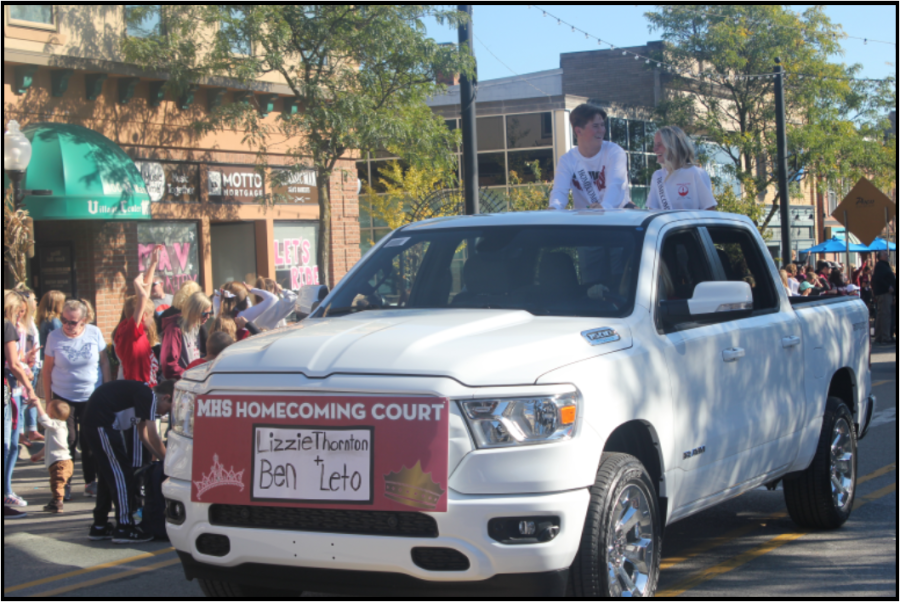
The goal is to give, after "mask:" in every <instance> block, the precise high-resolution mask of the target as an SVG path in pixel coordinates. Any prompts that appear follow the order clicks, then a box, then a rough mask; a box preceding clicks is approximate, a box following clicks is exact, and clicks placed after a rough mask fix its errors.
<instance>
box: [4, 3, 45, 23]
mask: <svg viewBox="0 0 900 602" xmlns="http://www.w3.org/2000/svg"><path fill="white" fill-rule="evenodd" d="M8 6H9V20H10V22H13V23H14V22H15V21H21V22H22V23H23V24H27V25H45V26H55V25H56V20H55V19H54V18H53V5H52V4H9V5H8Z"/></svg>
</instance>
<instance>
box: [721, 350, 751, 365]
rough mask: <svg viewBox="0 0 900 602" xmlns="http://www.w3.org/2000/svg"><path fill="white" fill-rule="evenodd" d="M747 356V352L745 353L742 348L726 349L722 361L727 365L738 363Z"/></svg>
mask: <svg viewBox="0 0 900 602" xmlns="http://www.w3.org/2000/svg"><path fill="white" fill-rule="evenodd" d="M746 355H747V352H746V351H744V350H743V349H741V348H740V347H735V348H734V349H726V350H725V351H723V352H722V359H723V360H725V363H731V362H736V361H738V360H739V359H741V358H743V357H744V356H746Z"/></svg>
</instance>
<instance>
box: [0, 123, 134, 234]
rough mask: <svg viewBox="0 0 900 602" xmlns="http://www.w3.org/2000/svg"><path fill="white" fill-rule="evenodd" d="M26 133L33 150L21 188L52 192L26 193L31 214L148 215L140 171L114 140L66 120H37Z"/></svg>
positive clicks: (55, 217)
mask: <svg viewBox="0 0 900 602" xmlns="http://www.w3.org/2000/svg"><path fill="white" fill-rule="evenodd" d="M22 133H23V134H24V135H25V137H26V138H28V139H29V140H30V141H31V146H32V149H33V152H32V154H31V163H30V164H29V166H28V171H27V172H26V174H25V180H24V181H23V182H22V187H23V189H24V190H50V191H52V192H53V194H52V195H51V196H26V197H25V201H24V206H25V209H27V210H28V212H29V214H30V215H31V217H32V218H34V219H35V220H122V219H128V220H131V219H146V220H148V219H150V196H149V195H148V194H147V187H146V186H145V184H144V180H143V178H142V177H141V173H140V171H139V170H138V168H137V167H136V166H135V164H134V161H132V160H131V157H129V156H128V155H126V154H125V151H123V150H122V149H121V148H119V146H118V145H117V144H116V143H115V142H113V141H112V140H110V139H109V138H107V137H106V136H104V135H102V134H99V133H97V132H95V131H93V130H89V129H87V128H84V127H81V126H78V125H69V124H66V123H37V124H33V125H29V126H27V127H24V128H22ZM6 185H7V182H6V181H5V178H4V186H6Z"/></svg>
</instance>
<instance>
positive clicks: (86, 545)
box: [3, 346, 898, 599]
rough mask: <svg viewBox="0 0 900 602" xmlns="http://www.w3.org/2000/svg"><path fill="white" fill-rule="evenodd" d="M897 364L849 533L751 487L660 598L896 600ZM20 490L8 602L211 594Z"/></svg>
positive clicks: (879, 390)
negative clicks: (817, 528)
mask: <svg viewBox="0 0 900 602" xmlns="http://www.w3.org/2000/svg"><path fill="white" fill-rule="evenodd" d="M896 361H897V357H896V347H893V346H891V347H876V349H875V354H874V356H873V368H872V382H873V383H874V384H875V394H876V395H877V396H878V408H877V413H876V415H875V419H874V422H873V426H872V429H871V431H870V433H869V435H868V437H867V438H866V439H865V440H864V441H862V442H861V443H860V448H859V475H860V479H859V485H858V490H857V501H856V505H855V507H854V511H853V515H852V516H851V518H850V520H849V521H848V523H847V524H846V525H845V526H844V527H843V528H842V529H840V530H838V531H830V532H807V531H804V530H802V529H800V528H798V527H797V526H796V525H794V523H793V522H791V520H790V518H788V517H787V514H786V508H785V505H784V500H783V496H782V492H781V491H767V490H764V489H763V490H757V491H753V492H750V493H748V494H745V495H743V496H741V497H740V498H738V499H735V500H731V501H730V502H727V503H725V504H723V505H721V506H718V507H717V508H714V509H712V510H709V511H706V512H703V513H701V514H699V515H696V516H693V517H691V518H688V519H685V520H683V521H681V522H678V523H675V524H673V525H670V526H669V528H668V529H667V530H666V534H665V543H664V547H663V570H662V577H661V580H660V586H659V591H658V594H657V595H658V596H660V597H663V596H673V597H674V596H681V597H684V598H731V597H751V598H775V599H784V598H789V597H797V596H803V597H809V598H829V597H837V598H852V597H862V598H871V597H887V598H894V599H897V595H898V591H897V555H898V554H897V494H896V491H897V466H896V461H897V422H896V416H897V413H896V410H897V363H896ZM35 449H37V447H36V448H35ZM76 474H78V472H76ZM14 489H15V490H16V492H17V493H18V494H19V495H21V496H23V497H24V498H25V499H26V500H28V502H29V503H30V507H29V508H28V510H29V517H28V518H27V519H22V520H16V521H5V522H4V525H3V597H4V598H18V597H40V598H45V597H56V596H63V597H88V598H103V597H113V598H128V597H141V598H143V597H172V598H190V597H202V593H201V591H200V587H199V586H198V585H197V583H196V582H189V581H187V580H186V579H185V578H184V574H183V572H182V570H181V566H180V564H179V562H178V559H177V557H176V555H175V553H174V551H173V550H172V548H171V547H170V545H169V544H168V543H165V542H153V543H150V544H146V545H141V546H115V545H113V544H111V543H110V542H99V543H93V542H89V541H88V539H87V532H88V527H89V526H90V524H91V509H92V508H93V500H92V499H90V498H85V497H84V495H83V492H82V489H83V487H81V486H79V487H77V488H76V490H75V498H74V500H73V501H72V502H69V503H67V504H66V512H65V514H62V515H50V514H47V513H44V512H42V511H41V509H40V508H41V507H42V506H43V505H44V504H45V503H46V502H47V500H48V499H49V498H50V491H49V484H48V480H47V475H46V471H45V470H44V468H43V465H37V464H32V463H31V462H30V461H29V454H28V452H27V451H26V452H24V453H23V457H22V458H21V459H20V461H19V466H18V468H17V471H16V473H15V484H14ZM305 595H306V596H307V597H321V595H319V594H315V593H307V594H305Z"/></svg>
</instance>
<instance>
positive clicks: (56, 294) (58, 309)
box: [34, 291, 66, 325]
mask: <svg viewBox="0 0 900 602" xmlns="http://www.w3.org/2000/svg"><path fill="white" fill-rule="evenodd" d="M65 304H66V295H65V293H63V292H61V291H47V292H46V293H44V296H43V297H41V302H40V304H39V305H38V308H37V315H36V316H35V318H34V320H35V322H37V323H38V325H40V324H43V323H44V322H49V321H51V320H55V319H57V320H58V319H59V316H60V315H61V314H62V310H63V305H65Z"/></svg>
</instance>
